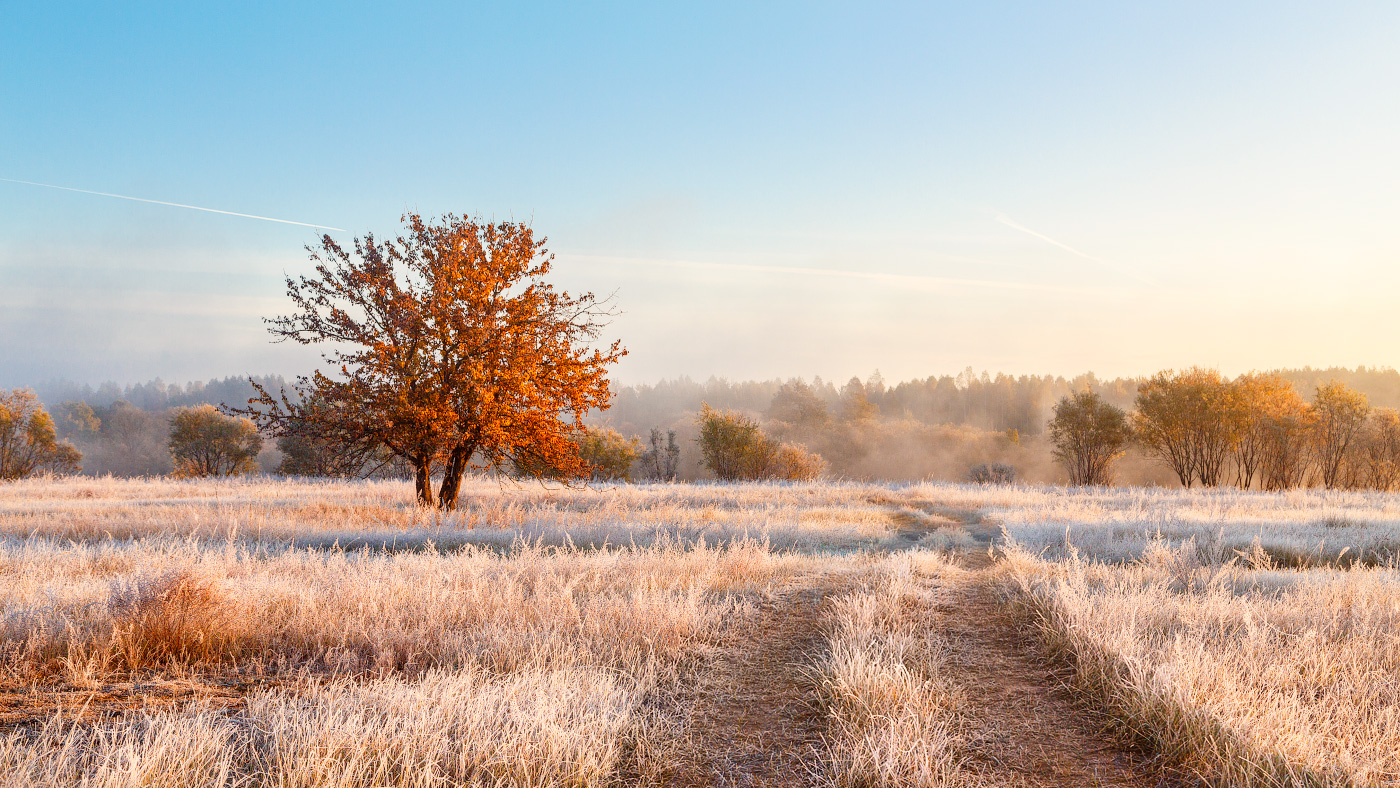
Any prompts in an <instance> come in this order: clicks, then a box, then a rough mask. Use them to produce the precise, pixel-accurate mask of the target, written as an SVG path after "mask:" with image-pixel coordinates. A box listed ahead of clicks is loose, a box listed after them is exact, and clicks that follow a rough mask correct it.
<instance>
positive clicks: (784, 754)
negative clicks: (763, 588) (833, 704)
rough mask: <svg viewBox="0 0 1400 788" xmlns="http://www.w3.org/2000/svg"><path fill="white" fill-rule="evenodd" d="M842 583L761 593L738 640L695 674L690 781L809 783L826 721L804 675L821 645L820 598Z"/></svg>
mask: <svg viewBox="0 0 1400 788" xmlns="http://www.w3.org/2000/svg"><path fill="white" fill-rule="evenodd" d="M841 590H842V586H841V584H840V583H839V582H837V581H834V580H832V579H830V578H825V577H823V578H817V579H816V580H815V581H814V582H813V584H812V585H811V586H809V587H807V588H801V589H797V590H792V591H787V592H784V593H781V594H779V595H776V596H774V597H773V598H771V599H768V600H766V601H765V602H763V603H762V606H761V608H760V610H759V611H758V615H757V616H756V617H755V620H754V621H753V622H752V624H751V625H750V626H748V627H746V629H745V631H743V632H742V633H741V640H740V641H739V642H736V643H735V644H733V645H732V646H731V647H730V648H729V649H728V650H727V653H725V654H724V655H723V656H722V658H721V660H720V661H718V662H716V663H715V669H714V670H713V671H711V672H709V673H707V674H706V675H704V676H702V677H701V681H700V686H699V687H698V688H697V689H698V690H699V703H698V704H697V706H696V708H695V713H694V716H693V718H692V721H691V739H692V741H693V742H694V745H695V752H696V755H697V756H698V758H699V760H700V762H699V764H698V767H699V768H698V772H699V773H698V774H696V775H694V776H693V779H692V781H691V782H690V784H691V785H697V786H698V785H704V786H717V787H720V786H723V787H727V786H774V787H775V788H790V787H795V786H807V785H812V784H814V779H813V778H814V776H815V769H816V768H817V767H818V763H817V758H818V757H819V754H820V752H821V749H822V745H823V736H824V735H825V734H826V721H825V719H824V715H823V712H822V710H821V709H819V708H817V707H816V706H815V704H814V703H813V702H812V694H811V681H810V679H809V678H808V676H810V672H809V671H810V669H811V667H812V666H813V665H814V664H815V663H816V660H817V659H818V658H819V657H820V655H821V654H822V652H823V649H824V648H825V646H826V638H825V635H824V633H823V631H822V626H821V616H822V611H823V608H824V606H825V602H826V599H827V597H829V596H830V595H832V594H833V593H840V591H841Z"/></svg>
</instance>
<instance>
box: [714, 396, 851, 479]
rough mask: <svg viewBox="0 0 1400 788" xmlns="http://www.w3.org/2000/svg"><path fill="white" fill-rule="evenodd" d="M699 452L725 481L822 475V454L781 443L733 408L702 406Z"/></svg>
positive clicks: (802, 477) (807, 477) (811, 477)
mask: <svg viewBox="0 0 1400 788" xmlns="http://www.w3.org/2000/svg"><path fill="white" fill-rule="evenodd" d="M698 420H699V422H700V437H699V438H697V439H696V441H697V442H698V443H699V444H700V452H701V454H703V455H704V458H705V467H707V468H709V469H710V470H711V471H713V472H714V474H715V476H717V477H719V478H720V479H722V480H724V481H753V480H758V479H782V480H786V481H809V480H811V479H815V478H817V477H818V476H820V475H821V473H822V470H823V468H824V467H825V463H824V462H823V461H822V458H821V457H820V456H819V455H817V454H815V453H813V452H809V451H807V450H806V449H804V448H802V447H801V446H798V445H796V444H791V443H778V442H777V441H775V440H773V439H772V438H770V437H768V436H767V435H764V434H763V430H761V429H759V426H758V424H757V423H756V422H754V421H753V420H752V419H750V418H748V417H747V416H744V415H743V414H740V413H735V412H734V411H729V410H725V411H719V410H715V409H714V408H712V407H710V406H709V405H708V404H702V405H701V406H700V416H699V419H698Z"/></svg>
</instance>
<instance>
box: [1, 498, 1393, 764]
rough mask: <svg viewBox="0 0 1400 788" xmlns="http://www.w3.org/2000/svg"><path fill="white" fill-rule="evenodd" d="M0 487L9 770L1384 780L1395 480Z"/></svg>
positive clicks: (4, 749) (1388, 754)
mask: <svg viewBox="0 0 1400 788" xmlns="http://www.w3.org/2000/svg"><path fill="white" fill-rule="evenodd" d="M461 503H462V506H461V508H460V509H459V511H457V512H454V513H451V514H443V513H440V512H434V511H431V510H423V509H420V508H418V507H416V506H414V504H413V499H412V489H411V486H410V485H409V484H407V483H402V482H392V481H369V482H340V481H324V482H322V481H295V480H271V479H262V480H254V479H242V480H225V481H175V480H166V479H154V480H114V479H37V480H28V481H21V482H16V483H12V484H7V485H5V486H4V487H0V578H3V582H0V786H6V787H7V788H8V786H29V785H35V786H78V785H82V786H114V787H115V786H152V785H158V786H264V785H266V786H272V785H276V786H347V787H348V786H447V785H477V786H622V785H628V786H630V785H686V786H688V785H782V786H786V785H793V786H796V785H820V786H851V787H852V788H854V787H855V786H944V785H948V786H980V785H1008V786H1010V785H1015V786H1021V785H1094V784H1097V785H1160V784H1164V783H1165V784H1172V785H1194V784H1200V783H1202V782H1204V783H1207V784H1213V785H1229V786H1236V785H1238V786H1245V785H1396V784H1400V756H1398V755H1397V753H1400V682H1397V681H1396V680H1395V676H1397V675H1400V626H1397V625H1400V574H1397V570H1396V563H1395V561H1396V559H1395V546H1394V545H1395V539H1396V536H1395V535H1396V534H1397V533H1400V531H1397V526H1398V525H1400V496H1397V495H1391V494H1385V493H1346V492H1323V491H1312V490H1302V491H1293V492H1289V493H1280V494H1267V493H1247V492H1239V491H1231V490H1211V491H1200V490H1191V491H1184V490H1164V489H1144V488H1086V489H1069V488H1064V487H1053V486H1000V487H997V486H977V485H966V484H932V483H929V484H900V485H883V484H881V485H877V484H861V483H812V484H736V485H721V484H673V485H666V484H657V485H612V486H601V485H600V486H592V487H585V488H558V487H555V488H545V487H541V486H538V485H515V484H511V483H505V484H502V483H498V482H496V481H493V480H485V479H481V480H474V481H471V482H470V483H469V484H468V486H467V488H466V489H465V491H464V493H463V496H462V501H461Z"/></svg>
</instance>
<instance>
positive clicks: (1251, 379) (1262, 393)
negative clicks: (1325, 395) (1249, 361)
mask: <svg viewBox="0 0 1400 788" xmlns="http://www.w3.org/2000/svg"><path fill="white" fill-rule="evenodd" d="M1232 386H1233V387H1234V395H1235V405H1236V406H1237V407H1238V408H1239V411H1238V413H1239V430H1238V435H1237V439H1236V441H1235V448H1234V460H1235V482H1236V484H1238V485H1239V487H1240V489H1248V488H1249V487H1250V486H1251V485H1253V483H1254V479H1255V477H1256V475H1258V476H1259V477H1260V480H1261V482H1263V473H1264V464H1265V462H1266V460H1267V459H1268V457H1269V456H1270V453H1271V452H1277V451H1278V450H1280V449H1283V450H1286V449H1287V443H1285V444H1284V445H1282V446H1279V445H1277V439H1278V437H1279V435H1278V430H1279V429H1280V425H1281V423H1282V421H1284V420H1287V419H1289V418H1291V417H1292V416H1294V415H1296V414H1297V413H1299V412H1301V411H1303V410H1305V409H1306V406H1305V405H1304V403H1303V398H1302V397H1300V396H1299V395H1298V391H1297V389H1295V388H1294V387H1293V384H1292V383H1289V382H1288V381H1287V380H1286V379H1284V378H1283V377H1281V376H1279V375H1277V374H1267V375H1265V374H1259V373H1250V374H1247V375H1241V376H1239V377H1238V378H1236V379H1235V381H1234V383H1233V384H1232Z"/></svg>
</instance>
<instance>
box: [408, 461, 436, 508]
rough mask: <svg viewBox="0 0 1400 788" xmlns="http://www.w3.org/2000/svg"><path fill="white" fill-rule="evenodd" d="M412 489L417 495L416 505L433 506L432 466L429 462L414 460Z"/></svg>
mask: <svg viewBox="0 0 1400 788" xmlns="http://www.w3.org/2000/svg"><path fill="white" fill-rule="evenodd" d="M413 470H414V478H413V489H414V490H415V491H416V492H417V493H418V505H420V506H432V505H433V465H432V461H431V460H426V459H419V458H416V457H415V458H414V460H413Z"/></svg>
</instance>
